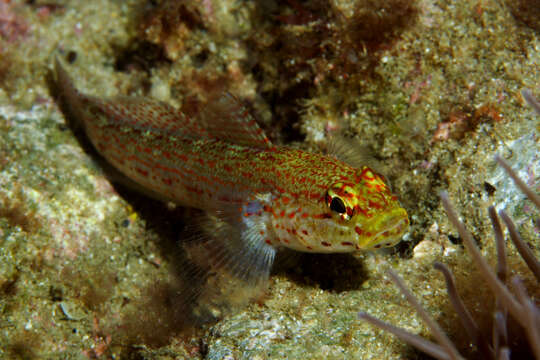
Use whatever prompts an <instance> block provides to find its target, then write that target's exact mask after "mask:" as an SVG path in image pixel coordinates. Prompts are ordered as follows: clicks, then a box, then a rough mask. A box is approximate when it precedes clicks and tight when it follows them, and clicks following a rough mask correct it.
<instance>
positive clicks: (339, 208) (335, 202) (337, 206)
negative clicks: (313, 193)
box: [330, 196, 347, 214]
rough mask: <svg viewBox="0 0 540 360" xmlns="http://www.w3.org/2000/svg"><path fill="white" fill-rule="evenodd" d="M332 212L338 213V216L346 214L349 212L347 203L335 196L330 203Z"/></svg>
mask: <svg viewBox="0 0 540 360" xmlns="http://www.w3.org/2000/svg"><path fill="white" fill-rule="evenodd" d="M330 210H332V211H335V212H337V213H338V214H344V213H345V212H346V211H347V208H346V207H345V203H344V202H343V200H341V199H340V198H339V197H337V196H334V197H333V198H332V201H331V202H330Z"/></svg>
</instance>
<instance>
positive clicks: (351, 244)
mask: <svg viewBox="0 0 540 360" xmlns="http://www.w3.org/2000/svg"><path fill="white" fill-rule="evenodd" d="M341 245H343V246H353V243H352V242H348V241H343V242H341Z"/></svg>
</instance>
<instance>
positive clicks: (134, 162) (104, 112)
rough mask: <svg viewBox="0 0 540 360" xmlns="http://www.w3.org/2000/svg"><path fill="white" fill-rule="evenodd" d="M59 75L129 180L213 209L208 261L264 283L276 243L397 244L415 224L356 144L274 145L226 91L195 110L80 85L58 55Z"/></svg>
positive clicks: (304, 246) (84, 122)
mask: <svg viewBox="0 0 540 360" xmlns="http://www.w3.org/2000/svg"><path fill="white" fill-rule="evenodd" d="M56 86H57V90H58V92H59V96H60V99H61V104H62V106H63V110H64V112H65V113H66V114H67V115H69V117H71V118H72V119H73V125H74V126H73V127H74V128H82V130H83V131H84V133H85V134H86V136H87V137H88V140H90V142H91V143H92V145H93V147H94V148H95V150H96V151H97V152H98V154H99V156H101V157H103V158H104V160H106V162H107V163H108V164H110V165H112V166H113V167H114V168H115V169H116V170H118V171H119V172H120V173H121V175H122V176H124V177H125V178H127V179H125V181H126V182H128V183H131V185H133V186H135V187H138V188H142V190H143V192H146V193H149V194H150V195H151V196H153V197H155V198H158V199H162V200H166V201H170V202H173V203H175V204H178V205H181V206H187V207H193V208H198V209H201V210H204V211H206V212H207V214H208V215H209V217H212V219H213V220H212V221H214V225H213V227H212V229H213V230H212V231H211V232H212V234H209V232H208V231H207V230H208V229H202V230H205V231H206V232H205V233H204V235H202V236H197V237H196V238H197V240H198V241H201V240H202V243H203V245H201V246H202V248H203V249H204V250H203V251H205V252H207V253H206V254H205V255H204V256H206V257H207V258H208V259H209V263H210V266H209V267H210V269H209V270H208V271H211V272H215V271H216V270H219V269H222V270H225V271H227V272H229V273H230V274H231V275H232V276H234V277H235V278H238V279H240V280H242V281H245V282H247V283H250V284H258V283H260V281H261V280H264V279H266V278H267V277H268V274H269V271H270V268H271V266H272V263H273V259H274V255H275V252H276V249H277V248H279V247H287V248H291V249H294V250H298V251H304V252H314V253H337V252H355V251H361V250H368V249H376V248H380V247H387V246H393V245H395V244H396V243H398V242H399V241H400V239H401V237H402V236H403V234H404V233H405V232H406V231H407V229H408V226H409V219H408V216H407V212H406V211H405V210H404V209H403V208H402V207H401V206H400V205H399V202H398V200H397V197H396V196H395V195H393V194H392V193H391V191H390V189H389V187H388V186H387V185H386V184H385V182H384V180H383V178H382V177H381V176H380V175H379V174H377V173H376V172H375V171H374V170H372V169H370V168H368V167H367V166H362V165H360V166H359V165H358V164H354V163H355V162H358V161H355V160H356V159H354V156H351V155H350V151H342V154H341V156H340V154H334V155H335V156H326V155H320V154H314V153H309V152H305V151H301V150H297V149H292V148H286V147H278V146H275V145H273V144H271V143H270V141H269V140H268V139H267V137H266V136H265V134H264V133H263V131H262V130H261V129H260V128H259V126H258V125H257V123H256V121H255V119H254V118H253V116H251V114H250V113H249V112H248V111H246V109H245V107H244V106H242V105H241V104H240V103H239V101H238V100H236V99H235V98H234V97H233V96H232V95H230V94H228V93H226V94H223V95H221V96H220V97H219V98H218V99H217V101H215V102H213V103H210V104H208V105H207V106H206V107H205V108H204V109H203V110H202V111H201V112H200V114H198V115H197V116H196V117H194V118H189V117H187V116H186V115H185V114H183V113H182V112H181V111H179V110H176V109H174V108H173V107H171V106H170V105H167V104H165V103H162V102H158V101H155V100H152V99H147V98H133V97H116V98H110V99H100V98H97V97H91V96H87V95H84V94H81V93H79V92H78V91H77V90H76V89H75V87H74V86H73V85H72V83H71V80H70V79H69V77H68V75H67V73H66V72H65V70H64V69H63V68H62V66H61V65H60V63H59V61H57V62H56ZM337 148H338V149H339V148H340V147H339V146H338V147H337ZM340 158H341V159H340ZM351 163H352V164H351ZM216 221H217V224H218V225H215V223H216ZM200 225H202V226H203V227H205V226H206V225H209V223H208V222H206V223H201V224H200ZM201 234H202V233H201ZM199 252H200V250H199ZM196 273H197V274H199V275H200V274H204V272H203V271H200V270H198V271H196ZM193 296H194V297H196V296H197V294H193Z"/></svg>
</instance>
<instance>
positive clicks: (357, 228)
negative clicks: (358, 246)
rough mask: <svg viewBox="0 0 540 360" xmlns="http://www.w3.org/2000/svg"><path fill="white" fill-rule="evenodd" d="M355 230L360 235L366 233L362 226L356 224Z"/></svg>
mask: <svg viewBox="0 0 540 360" xmlns="http://www.w3.org/2000/svg"><path fill="white" fill-rule="evenodd" d="M354 231H356V233H357V234H358V235H360V236H362V234H363V233H364V232H363V231H362V229H361V228H360V226H355V227H354Z"/></svg>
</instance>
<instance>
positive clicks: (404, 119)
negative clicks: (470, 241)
mask: <svg viewBox="0 0 540 360" xmlns="http://www.w3.org/2000/svg"><path fill="white" fill-rule="evenodd" d="M530 4H531V5H530V6H531V7H530V8H529V9H528V11H525V10H523V8H524V7H525V6H526V5H527V2H526V1H517V2H510V1H508V3H507V2H504V1H496V0H481V1H480V0H478V1H468V0H454V1H449V0H416V1H405V0H385V1H368V0H332V1H323V0H312V1H306V2H297V1H294V0H290V1H286V2H278V1H275V2H274V1H260V2H238V1H233V0H201V1H195V2H188V1H170V0H169V1H166V0H162V1H146V0H127V1H115V0H95V1H60V0H58V1H54V0H53V1H40V0H35V1H23V0H12V1H9V0H0V134H1V136H0V313H1V316H0V330H1V331H0V344H2V346H0V358H5V359H11V358H24V359H34V358H35V359H41V358H48V359H65V358H69V359H79V358H81V359H84V358H103V359H106V358H145V359H179V358H186V359H190V358H192V359H283V358H289V359H301V358H306V359H307V358H309V359H402V358H425V355H422V354H421V353H419V352H417V351H416V350H414V349H413V348H411V347H409V346H407V345H404V344H403V343H401V342H400V341H399V340H397V339H395V338H394V337H392V336H391V335H389V334H386V333H384V332H382V331H380V330H379V329H377V328H374V327H372V326H370V325H369V324H367V323H364V322H361V321H359V320H358V319H357V313H358V312H359V311H366V312H369V313H370V314H372V315H374V316H376V317H378V318H380V319H383V320H385V321H388V322H390V323H392V324H394V325H396V326H399V327H404V328H406V329H407V330H409V331H411V332H414V333H417V334H420V335H422V336H426V337H429V336H430V335H429V331H428V330H427V329H426V327H425V325H424V324H423V323H422V321H421V320H420V319H419V318H418V316H417V315H416V314H415V313H414V311H412V309H411V307H410V306H409V304H408V303H407V302H406V301H405V300H404V299H403V297H402V296H401V294H400V293H399V291H398V290H397V289H396V288H395V287H394V286H393V284H392V283H391V281H390V280H389V279H388V278H387V276H386V275H385V272H386V270H387V269H389V268H392V269H393V270H395V271H396V272H397V273H399V274H400V275H401V276H402V277H403V278H404V279H405V282H406V283H407V284H408V286H409V287H410V288H411V289H412V291H413V292H414V293H415V294H416V296H417V297H418V298H420V300H421V302H422V303H423V305H424V306H425V308H426V309H427V310H428V311H429V313H430V314H431V315H432V316H433V317H434V318H435V319H437V320H438V321H439V322H440V323H441V325H442V326H443V328H445V330H446V331H447V332H448V334H449V335H450V337H451V338H453V339H454V341H455V342H456V343H457V344H458V345H459V346H460V347H461V348H466V347H467V339H466V338H465V337H464V336H463V332H462V330H461V329H460V328H459V325H458V324H457V321H456V316H455V315H454V314H453V311H452V309H451V306H450V305H449V303H448V300H447V297H446V288H445V284H444V279H443V277H442V276H441V274H440V273H438V272H437V271H435V270H434V269H433V267H432V264H433V262H434V261H441V262H444V263H446V264H448V265H449V267H450V268H451V269H452V271H453V272H454V274H455V275H456V278H457V287H458V290H460V292H461V295H462V297H463V298H465V299H466V302H467V303H468V305H469V308H472V309H473V310H472V311H473V312H474V313H477V314H479V316H483V317H484V318H487V317H489V312H488V313H487V314H486V311H485V307H486V306H485V304H486V303H489V299H485V298H483V297H482V296H479V295H478V294H480V293H482V292H483V289H485V285H484V284H483V283H482V281H481V278H480V277H479V276H478V274H477V273H476V271H475V270H474V267H473V266H472V265H471V261H470V259H469V257H468V255H467V254H466V252H465V250H464V249H463V246H462V245H461V240H460V238H459V235H458V233H457V231H456V229H454V228H453V227H452V225H451V224H450V223H449V221H448V219H447V217H446V215H445V213H444V211H443V208H442V206H441V203H440V200H439V197H438V192H439V191H441V190H447V191H448V193H449V197H450V199H451V200H452V201H453V203H454V204H455V206H456V209H457V211H458V213H460V214H461V216H462V220H463V221H464V223H465V224H466V225H467V227H468V228H469V230H470V231H471V232H472V234H473V236H474V238H475V240H476V241H477V242H478V243H479V244H480V246H481V247H482V251H483V253H484V254H485V255H486V256H487V257H488V258H490V259H493V258H494V245H493V235H492V232H491V225H490V223H489V219H488V217H487V207H488V206H489V205H490V204H496V205H497V206H498V209H503V208H504V209H505V210H506V211H507V212H508V213H509V214H510V216H511V217H512V218H513V219H514V220H515V222H516V224H517V225H518V226H519V231H520V233H521V234H522V236H523V238H524V239H525V240H526V241H528V244H529V246H530V247H531V249H532V250H533V252H534V253H535V254H536V255H537V257H538V254H540V244H539V242H538V234H539V232H540V229H538V228H535V224H534V222H533V219H535V218H538V216H539V214H538V212H537V210H535V209H534V208H533V207H532V206H531V205H530V203H529V202H528V201H527V200H525V197H524V196H523V194H522V193H521V192H519V190H517V189H516V188H515V186H514V185H513V183H512V182H511V180H510V179H509V178H507V177H506V176H505V175H504V173H503V171H502V169H500V168H499V167H497V165H496V163H495V161H494V155H495V154H499V155H501V156H502V157H504V158H505V159H507V161H508V162H509V163H510V164H511V166H512V167H513V168H514V169H515V170H516V171H517V172H518V174H519V175H520V176H521V178H522V179H524V180H525V181H526V182H527V183H528V185H529V186H530V187H531V188H532V189H533V190H535V191H536V192H538V191H539V186H540V185H539V184H540V183H539V178H538V177H539V175H538V174H539V173H540V161H539V151H538V150H539V143H538V142H539V140H538V139H539V129H540V125H539V124H540V122H539V117H538V115H536V114H535V113H534V111H533V110H532V109H531V108H530V107H528V106H527V104H526V103H525V101H524V100H523V98H522V97H521V94H520V91H521V90H522V89H524V88H527V89H531V91H532V93H533V94H534V95H536V97H537V98H538V97H539V96H540V86H539V84H540V83H539V80H540V32H539V31H540V26H539V25H538V21H537V19H539V18H540V13H539V12H540V10H539V7H538V5H537V2H535V1H531V2H530ZM535 14H536V16H535ZM56 56H58V57H60V58H61V59H62V61H64V63H66V64H67V66H66V67H67V69H68V71H69V72H70V74H71V75H72V77H73V78H74V80H75V82H76V84H77V87H78V88H80V89H81V90H82V91H84V92H87V93H89V94H96V95H99V96H112V95H116V94H123V95H137V96H152V97H155V98H158V99H160V100H163V101H167V102H170V103H171V104H173V105H175V106H178V107H182V108H183V109H186V111H196V110H197V109H196V105H197V103H198V101H201V100H204V99H205V97H206V96H208V94H209V93H212V92H215V91H221V90H223V89H228V90H229V91H231V92H233V93H234V94H236V95H237V96H239V97H241V98H242V99H245V100H247V101H249V102H250V103H251V104H252V106H253V111H254V112H255V113H257V114H258V116H259V118H260V124H261V126H262V127H263V128H264V130H265V131H266V132H267V134H268V136H269V137H270V138H271V140H272V141H273V142H275V143H278V144H282V145H288V146H294V147H299V148H303V149H309V150H312V151H324V150H325V148H326V146H327V139H328V134H330V133H332V132H336V133H343V134H346V135H347V136H349V137H354V138H355V139H356V140H357V142H358V144H359V149H358V151H359V152H365V153H366V159H368V160H367V161H369V162H370V163H372V164H374V166H376V167H377V168H378V169H380V171H381V172H383V173H384V174H386V176H387V177H388V179H389V181H390V183H391V184H392V186H393V191H394V192H395V193H397V194H398V196H399V197H400V200H401V202H402V204H403V206H404V207H405V208H406V209H407V211H408V213H409V215H410V217H411V230H410V232H409V234H407V235H406V237H405V239H404V241H403V242H402V243H401V244H400V245H398V246H397V247H396V248H395V249H393V250H391V251H385V252H382V251H381V252H374V253H363V254H359V255H357V256H354V257H353V256H349V255H324V256H323V255H309V256H308V255H297V256H285V258H286V259H285V260H284V261H278V263H277V265H276V268H275V270H274V272H273V273H272V275H271V278H270V282H269V286H268V289H266V290H265V291H264V293H263V294H262V295H261V296H260V297H259V298H258V300H257V301H255V302H252V303H250V304H249V305H247V306H246V307H242V308H239V309H234V310H233V311H231V312H228V313H224V314H223V315H222V316H219V317H220V320H219V321H217V322H215V323H210V324H205V325H203V326H199V327H197V328H195V329H193V330H191V331H189V332H182V333H181V334H179V329H178V328H177V327H176V324H175V322H174V316H169V315H170V309H171V308H174V303H170V301H168V300H170V297H169V296H168V291H169V283H170V282H171V281H173V280H172V278H173V277H174V275H173V274H174V271H172V270H171V269H174V268H175V263H174V253H175V247H176V246H177V243H176V242H177V240H178V239H179V238H181V236H182V231H183V226H184V224H185V223H186V222H189V216H190V212H189V210H186V209H181V208H172V207H170V206H166V205H164V204H161V203H159V202H157V201H154V200H149V199H147V198H146V197H144V196H143V195H140V194H137V193H135V192H133V191H131V190H129V189H126V188H123V187H121V186H113V185H112V184H111V182H109V180H108V179H107V177H106V176H105V175H104V173H103V171H102V170H101V169H100V167H99V165H98V164H97V162H96V161H95V159H93V158H92V157H91V156H90V155H88V154H87V153H85V151H84V150H83V148H81V146H80V144H79V143H78V142H77V140H76V138H75V137H74V136H73V134H72V133H71V131H70V130H69V129H68V128H67V126H66V122H65V119H64V117H63V114H62V113H61V112H60V111H59V109H58V106H57V105H56V103H55V101H54V98H53V97H52V96H51V93H50V91H49V86H48V80H47V79H48V77H49V76H50V71H51V68H52V64H53V61H54V58H55V57H56ZM508 250H509V263H510V267H511V271H512V273H514V274H521V276H522V277H524V280H525V285H526V286H528V289H529V291H530V292H532V297H533V299H535V300H536V301H537V302H538V299H539V297H540V293H539V292H538V291H539V290H538V288H537V287H536V286H535V285H536V283H535V280H533V279H532V277H531V276H530V274H528V273H527V269H526V267H525V265H524V264H523V263H522V262H521V260H520V258H519V257H518V256H516V253H515V250H514V249H513V247H512V246H508ZM482 314H483V315H482ZM218 315H219V314H218ZM486 321H489V320H487V319H486Z"/></svg>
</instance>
